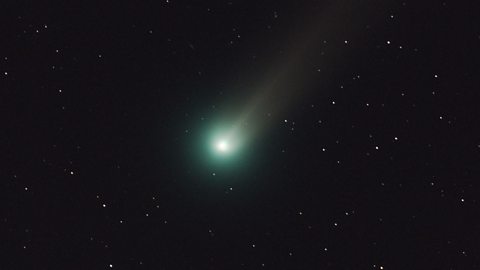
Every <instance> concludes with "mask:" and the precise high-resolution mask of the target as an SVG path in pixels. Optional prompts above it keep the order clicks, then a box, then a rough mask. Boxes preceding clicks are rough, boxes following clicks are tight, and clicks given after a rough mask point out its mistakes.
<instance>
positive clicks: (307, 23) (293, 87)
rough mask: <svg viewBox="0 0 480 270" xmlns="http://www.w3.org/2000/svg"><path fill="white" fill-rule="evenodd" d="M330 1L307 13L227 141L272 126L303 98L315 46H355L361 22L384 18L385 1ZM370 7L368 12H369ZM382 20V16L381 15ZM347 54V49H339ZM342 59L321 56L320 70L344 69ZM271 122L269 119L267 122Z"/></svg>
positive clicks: (358, 40) (310, 76)
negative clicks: (332, 43) (331, 43)
mask: <svg viewBox="0 0 480 270" xmlns="http://www.w3.org/2000/svg"><path fill="white" fill-rule="evenodd" d="M359 2H360V1H354V0H352V1H347V0H343V1H342V0H340V1H333V2H332V3H330V5H328V6H325V7H322V8H321V9H320V7H319V8H318V10H311V11H309V12H307V13H310V14H309V15H307V16H305V18H306V19H305V20H304V21H303V22H301V23H300V25H301V26H303V28H301V29H298V31H297V32H296V34H295V36H294V37H293V38H291V39H290V40H294V41H297V42H294V43H295V46H293V47H292V48H290V49H289V53H288V54H287V55H286V57H283V58H280V59H277V60H276V61H274V62H275V63H274V64H273V67H272V68H271V70H270V71H269V73H268V75H267V76H266V78H265V80H264V82H263V83H262V84H260V85H259V86H258V87H256V92H257V94H255V95H254V96H252V97H251V98H250V100H249V101H248V103H247V104H245V105H244V106H245V107H244V108H245V109H244V110H243V112H241V114H240V116H239V117H238V119H237V120H236V122H234V124H233V126H232V128H231V129H230V132H229V133H228V135H227V138H229V137H234V136H235V134H238V133H239V132H241V133H242V137H243V141H245V140H247V139H248V137H250V136H252V135H253V134H256V133H257V132H259V131H260V130H264V129H265V127H266V126H267V125H268V124H269V123H271V122H273V121H267V120H268V119H269V116H271V115H278V114H281V113H282V111H284V110H286V109H287V108H288V107H289V106H291V105H293V104H294V103H295V101H296V100H297V99H298V98H300V97H302V96H305V94H306V93H304V92H305V91H303V93H302V91H299V90H300V89H301V88H305V86H306V85H307V84H308V82H309V81H310V80H311V79H312V77H313V76H314V75H313V72H309V71H311V70H312V69H314V67H312V66H307V65H306V64H308V60H309V57H311V56H312V55H315V54H316V53H318V51H319V48H318V47H319V45H320V44H321V43H322V42H323V40H326V41H328V40H336V41H337V43H338V44H336V46H346V45H347V44H345V43H343V42H342V43H340V42H338V41H339V40H341V38H344V40H348V43H349V44H352V45H351V46H352V47H354V46H358V45H359V44H360V43H362V41H363V40H364V39H362V38H361V37H362V33H363V34H364V33H365V25H366V23H365V19H366V18H368V19H370V21H369V22H370V23H373V22H372V19H373V18H376V17H380V16H381V15H383V14H387V13H386V11H385V9H386V8H387V7H388V6H389V5H388V3H387V2H389V1H377V0H373V1H368V2H367V1H361V3H359ZM370 7H372V8H370ZM385 16H386V15H385ZM342 49H344V50H345V51H348V46H347V48H342ZM343 58H345V57H336V58H333V57H332V56H331V55H324V56H322V63H321V64H322V66H326V65H327V66H328V65H344V64H345V63H343V64H342V63H338V62H346V60H345V59H343ZM270 120H271V119H270Z"/></svg>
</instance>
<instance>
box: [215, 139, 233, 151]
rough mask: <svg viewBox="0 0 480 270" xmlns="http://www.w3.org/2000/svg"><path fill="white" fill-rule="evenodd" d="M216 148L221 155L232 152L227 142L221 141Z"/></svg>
mask: <svg viewBox="0 0 480 270" xmlns="http://www.w3.org/2000/svg"><path fill="white" fill-rule="evenodd" d="M215 148H216V149H217V151H218V152H220V153H226V152H228V150H230V146H229V144H228V142H227V141H226V140H220V141H218V142H217V143H216V144H215Z"/></svg>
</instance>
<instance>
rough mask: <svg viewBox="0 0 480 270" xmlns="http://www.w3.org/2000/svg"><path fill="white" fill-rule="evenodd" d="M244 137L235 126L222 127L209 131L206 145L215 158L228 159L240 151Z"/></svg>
mask: <svg viewBox="0 0 480 270" xmlns="http://www.w3.org/2000/svg"><path fill="white" fill-rule="evenodd" d="M244 139H245V138H243V136H242V134H240V132H239V131H238V129H237V128H235V127H228V128H223V127H222V128H216V129H214V130H213V131H212V132H211V133H210V135H209V136H208V141H207V145H208V147H209V148H210V149H209V150H210V153H211V154H212V155H213V157H214V159H215V160H229V159H233V158H234V157H235V156H237V155H239V154H240V152H242V146H243V141H244Z"/></svg>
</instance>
